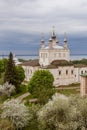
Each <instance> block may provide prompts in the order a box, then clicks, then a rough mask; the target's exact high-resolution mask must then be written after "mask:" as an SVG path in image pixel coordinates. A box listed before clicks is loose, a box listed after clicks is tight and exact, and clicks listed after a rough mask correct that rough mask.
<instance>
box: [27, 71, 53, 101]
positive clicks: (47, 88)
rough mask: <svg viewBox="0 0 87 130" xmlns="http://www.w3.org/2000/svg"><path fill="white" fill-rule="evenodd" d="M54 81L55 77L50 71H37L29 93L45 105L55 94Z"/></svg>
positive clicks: (32, 79) (31, 81) (30, 83)
mask: <svg viewBox="0 0 87 130" xmlns="http://www.w3.org/2000/svg"><path fill="white" fill-rule="evenodd" d="M53 81H54V78H53V75H52V74H51V73H50V72H49V71H48V70H37V71H35V73H34V75H33V76H32V78H31V80H30V82H29V84H28V86H29V87H28V88H29V92H30V93H31V94H32V95H33V96H34V97H35V98H38V100H39V101H40V102H42V103H45V102H47V101H48V99H49V98H50V97H51V96H52V95H53V93H54V87H53Z"/></svg>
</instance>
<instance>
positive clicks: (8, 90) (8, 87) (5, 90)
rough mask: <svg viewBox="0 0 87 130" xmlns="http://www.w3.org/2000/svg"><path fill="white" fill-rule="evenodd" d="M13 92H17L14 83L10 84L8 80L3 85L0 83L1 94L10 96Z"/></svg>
mask: <svg viewBox="0 0 87 130" xmlns="http://www.w3.org/2000/svg"><path fill="white" fill-rule="evenodd" d="M13 92H15V86H14V85H12V84H9V83H8V82H6V83H5V84H3V85H0V94H1V95H6V96H8V97H10V96H11V94H12V93H13Z"/></svg>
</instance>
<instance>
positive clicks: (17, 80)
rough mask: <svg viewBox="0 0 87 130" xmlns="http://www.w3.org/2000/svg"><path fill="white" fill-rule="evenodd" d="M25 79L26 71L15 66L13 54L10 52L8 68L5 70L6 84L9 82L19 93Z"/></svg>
mask: <svg viewBox="0 0 87 130" xmlns="http://www.w3.org/2000/svg"><path fill="white" fill-rule="evenodd" d="M24 78H25V75H24V70H23V68H22V67H21V66H15V63H14V60H13V54H12V53H11V52H10V54H9V59H8V62H7V66H6V69H5V75H4V82H8V83H9V84H12V85H14V86H15V87H16V92H18V91H19V86H20V84H21V82H23V80H24Z"/></svg>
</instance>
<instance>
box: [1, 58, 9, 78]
mask: <svg viewBox="0 0 87 130" xmlns="http://www.w3.org/2000/svg"><path fill="white" fill-rule="evenodd" d="M6 64H7V59H1V60H0V77H1V74H2V73H3V72H5V68H6Z"/></svg>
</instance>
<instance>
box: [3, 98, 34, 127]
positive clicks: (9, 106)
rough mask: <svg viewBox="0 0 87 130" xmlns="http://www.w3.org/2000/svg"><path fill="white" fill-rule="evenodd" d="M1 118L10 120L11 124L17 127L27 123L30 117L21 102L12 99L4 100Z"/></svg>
mask: <svg viewBox="0 0 87 130" xmlns="http://www.w3.org/2000/svg"><path fill="white" fill-rule="evenodd" d="M1 118H2V119H8V120H10V122H11V123H12V125H13V126H14V127H15V128H16V129H18V128H23V127H25V126H26V125H28V121H29V120H30V119H31V114H30V113H29V111H28V109H27V107H26V106H25V105H24V104H23V103H20V102H19V101H18V100H15V99H12V100H8V101H5V102H4V104H3V106H2V114H1Z"/></svg>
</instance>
